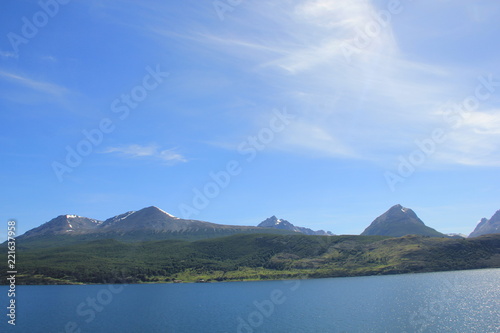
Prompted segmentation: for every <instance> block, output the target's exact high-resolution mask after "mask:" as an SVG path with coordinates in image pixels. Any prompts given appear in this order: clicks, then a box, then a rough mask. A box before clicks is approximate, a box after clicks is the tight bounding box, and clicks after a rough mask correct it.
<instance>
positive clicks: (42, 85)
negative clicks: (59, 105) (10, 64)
mask: <svg viewBox="0 0 500 333" xmlns="http://www.w3.org/2000/svg"><path fill="white" fill-rule="evenodd" d="M0 78H3V79H5V80H8V81H11V82H14V83H17V84H19V85H21V86H24V87H26V88H29V89H31V90H34V91H37V92H42V93H44V94H49V95H52V96H54V97H62V96H63V95H65V94H67V93H69V90H68V89H66V88H65V87H62V86H59V85H57V84H53V83H50V82H47V81H39V80H35V79H32V78H29V77H27V76H23V75H21V74H17V73H10V72H5V71H0Z"/></svg>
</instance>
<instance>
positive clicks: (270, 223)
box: [257, 215, 333, 235]
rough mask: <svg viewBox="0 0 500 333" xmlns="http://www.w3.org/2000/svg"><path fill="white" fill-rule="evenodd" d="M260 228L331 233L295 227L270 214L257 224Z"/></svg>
mask: <svg viewBox="0 0 500 333" xmlns="http://www.w3.org/2000/svg"><path fill="white" fill-rule="evenodd" d="M257 226H258V227H260V228H274V229H282V230H290V231H294V232H299V233H302V234H306V235H333V234H332V233H331V232H330V231H324V230H318V231H314V230H311V229H309V228H304V227H296V226H294V225H293V224H292V223H290V222H288V221H287V220H283V219H278V218H277V217H276V216H274V215H273V216H271V217H269V218H267V219H265V220H264V221H262V222H261V223H259V224H258V225H257Z"/></svg>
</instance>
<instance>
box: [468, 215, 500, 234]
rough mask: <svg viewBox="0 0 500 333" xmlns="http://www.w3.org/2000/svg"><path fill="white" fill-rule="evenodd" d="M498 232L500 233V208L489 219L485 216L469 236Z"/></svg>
mask: <svg viewBox="0 0 500 333" xmlns="http://www.w3.org/2000/svg"><path fill="white" fill-rule="evenodd" d="M497 233H500V210H497V211H496V212H495V214H493V216H492V217H491V218H490V219H489V220H488V219H487V218H485V217H483V218H482V219H481V220H480V221H479V223H478V224H477V226H476V228H475V229H474V231H473V232H471V233H470V235H469V237H477V236H481V235H486V234H497Z"/></svg>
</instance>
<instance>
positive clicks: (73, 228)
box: [22, 215, 102, 238]
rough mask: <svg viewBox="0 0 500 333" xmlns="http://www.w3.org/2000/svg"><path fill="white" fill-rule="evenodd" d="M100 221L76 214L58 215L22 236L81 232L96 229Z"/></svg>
mask: <svg viewBox="0 0 500 333" xmlns="http://www.w3.org/2000/svg"><path fill="white" fill-rule="evenodd" d="M101 224H102V221H99V220H95V219H89V218H87V217H83V216H78V215H59V216H58V217H56V218H53V219H52V220H50V221H49V222H46V223H44V224H42V225H41V226H39V227H37V228H34V229H31V230H29V231H27V232H26V233H25V234H24V235H22V237H23V238H30V237H38V236H44V235H67V234H81V233H86V232H90V231H92V230H95V229H97V228H98V227H99V226H100V225H101Z"/></svg>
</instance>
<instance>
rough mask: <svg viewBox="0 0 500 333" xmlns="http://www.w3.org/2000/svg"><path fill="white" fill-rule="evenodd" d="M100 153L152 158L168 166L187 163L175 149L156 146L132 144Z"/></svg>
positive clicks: (110, 148)
mask: <svg viewBox="0 0 500 333" xmlns="http://www.w3.org/2000/svg"><path fill="white" fill-rule="evenodd" d="M102 153H105V154H110V153H118V154H120V155H122V156H124V157H127V158H153V159H156V160H161V161H163V162H166V164H168V165H173V164H176V163H181V162H187V159H186V158H185V157H184V156H182V155H181V154H179V153H177V152H176V151H175V148H171V149H161V148H160V147H159V146H158V145H154V144H152V145H146V146H143V145H138V144H132V145H128V146H120V147H108V148H107V149H106V150H104V151H103V152H102Z"/></svg>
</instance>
